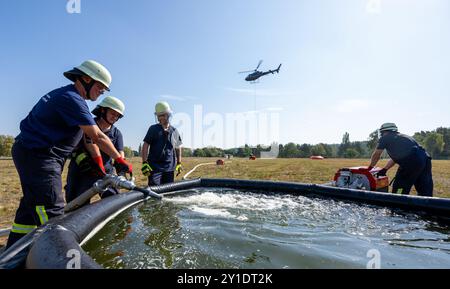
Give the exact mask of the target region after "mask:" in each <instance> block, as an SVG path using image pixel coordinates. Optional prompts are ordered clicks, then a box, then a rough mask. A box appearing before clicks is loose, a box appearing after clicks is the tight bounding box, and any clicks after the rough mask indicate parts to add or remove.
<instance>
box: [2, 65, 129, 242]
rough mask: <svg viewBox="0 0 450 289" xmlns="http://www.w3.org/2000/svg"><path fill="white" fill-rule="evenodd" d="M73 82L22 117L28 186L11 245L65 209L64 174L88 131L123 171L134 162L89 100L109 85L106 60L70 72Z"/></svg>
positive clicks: (19, 164)
mask: <svg viewBox="0 0 450 289" xmlns="http://www.w3.org/2000/svg"><path fill="white" fill-rule="evenodd" d="M64 76H65V77H67V78H68V79H69V80H71V81H72V82H73V84H71V85H67V86H64V87H61V88H58V89H55V90H53V91H51V92H49V93H48V94H46V95H45V96H43V97H42V98H41V99H40V100H39V101H38V102H37V104H36V105H35V106H34V107H33V109H32V110H31V112H30V113H29V114H28V116H27V117H26V118H25V119H24V120H22V122H21V123H20V133H19V135H18V136H17V137H16V141H15V143H14V145H13V147H12V156H13V160H14V164H15V166H16V169H17V172H18V174H19V178H20V183H21V186H22V191H23V197H22V199H21V200H20V204H19V208H18V209H17V212H16V216H15V219H14V223H13V226H12V230H11V232H10V234H9V238H8V243H7V247H10V246H11V245H13V244H14V243H15V242H16V241H18V240H19V239H20V238H22V237H23V236H24V235H25V234H27V233H29V232H31V231H32V230H33V229H34V228H36V227H37V226H40V225H42V224H44V223H46V222H47V221H48V220H49V219H50V218H53V217H56V216H59V215H62V214H63V213H64V196H63V193H62V181H61V174H62V170H63V167H64V163H65V161H66V159H67V158H68V157H69V156H70V155H71V153H72V151H73V149H74V148H75V146H76V145H77V144H78V143H79V141H80V139H81V137H82V135H83V133H84V134H86V135H87V136H88V137H89V138H90V139H91V140H92V141H93V142H94V143H95V144H97V145H98V147H99V148H100V149H101V150H102V151H104V152H105V153H106V154H108V155H109V156H111V157H112V158H113V159H114V160H115V163H114V165H115V167H116V169H117V170H119V171H127V172H130V171H131V170H132V167H131V165H130V164H129V163H128V162H127V161H125V160H124V158H123V157H122V156H121V155H120V153H119V152H118V151H117V150H116V148H115V147H114V145H113V143H112V142H111V140H110V139H109V138H108V137H107V136H106V135H105V134H104V133H103V132H102V131H101V130H100V129H99V128H98V126H97V125H96V123H95V121H94V119H93V118H92V116H91V114H90V111H89V108H88V106H87V103H86V100H91V101H95V100H97V98H98V97H99V96H100V95H101V94H103V93H104V91H105V90H109V86H110V84H111V74H110V73H109V71H108V70H107V69H106V68H105V67H104V66H103V65H101V64H100V63H98V62H95V61H92V60H88V61H85V62H83V63H82V64H81V65H80V66H78V67H75V68H74V69H72V70H70V71H67V72H65V73H64Z"/></svg>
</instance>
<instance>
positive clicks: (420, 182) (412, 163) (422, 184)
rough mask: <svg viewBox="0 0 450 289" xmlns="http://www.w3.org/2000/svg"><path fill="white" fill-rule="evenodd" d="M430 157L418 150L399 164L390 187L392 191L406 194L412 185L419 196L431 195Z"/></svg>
mask: <svg viewBox="0 0 450 289" xmlns="http://www.w3.org/2000/svg"><path fill="white" fill-rule="evenodd" d="M431 169H432V166H431V157H430V156H428V154H427V153H426V152H425V151H423V150H420V151H418V152H417V153H416V154H415V155H413V156H411V157H409V158H408V159H407V160H405V161H402V162H401V164H399V168H398V170H397V174H396V175H395V180H394V184H393V188H392V192H393V193H401V194H405V195H408V194H409V193H410V191H411V188H412V186H414V187H415V188H416V190H417V194H418V195H419V196H427V197H432V196H433V176H432V173H431Z"/></svg>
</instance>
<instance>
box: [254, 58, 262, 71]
mask: <svg viewBox="0 0 450 289" xmlns="http://www.w3.org/2000/svg"><path fill="white" fill-rule="evenodd" d="M262 63H263V61H262V60H260V61H259V62H258V66H257V67H256V69H255V71H256V70H258V68H259V67H260V66H261V64H262Z"/></svg>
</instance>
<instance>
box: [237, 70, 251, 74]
mask: <svg viewBox="0 0 450 289" xmlns="http://www.w3.org/2000/svg"><path fill="white" fill-rule="evenodd" d="M254 71H255V70H249V71H241V72H238V73H250V72H254Z"/></svg>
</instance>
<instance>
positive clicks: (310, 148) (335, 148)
mask: <svg viewBox="0 0 450 289" xmlns="http://www.w3.org/2000/svg"><path fill="white" fill-rule="evenodd" d="M413 137H414V139H415V140H416V141H417V142H418V143H419V144H420V145H422V146H423V147H424V148H425V149H426V150H427V151H428V152H429V153H430V155H431V156H432V157H433V158H434V159H450V128H445V127H439V128H437V129H435V130H433V131H421V132H416V133H415V134H414V135H413ZM378 138H379V135H378V130H374V131H373V132H372V133H370V135H369V136H368V139H367V140H365V141H351V140H350V134H349V133H347V132H346V133H345V134H344V135H343V137H342V141H341V143H340V144H325V143H319V144H315V145H311V144H306V143H305V144H296V143H292V142H291V143H288V144H285V145H283V144H279V145H278V148H279V155H278V157H279V158H309V157H311V156H323V157H326V158H369V157H370V155H371V153H372V152H373V150H374V149H375V148H376V146H377V143H378ZM13 143H14V137H12V136H7V135H0V156H2V157H10V156H11V147H12V145H13ZM141 149H142V146H141V145H139V148H138V150H137V151H133V150H132V148H130V147H125V149H124V151H125V155H126V157H128V158H129V157H132V156H139V155H140V151H141ZM269 150H270V147H268V146H262V145H258V146H256V147H250V146H248V145H245V146H243V147H239V148H232V149H221V148H217V147H205V148H198V149H190V148H183V156H184V157H218V158H220V157H224V156H225V155H232V156H234V157H249V156H250V155H255V156H256V157H260V156H261V152H263V151H269Z"/></svg>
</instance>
